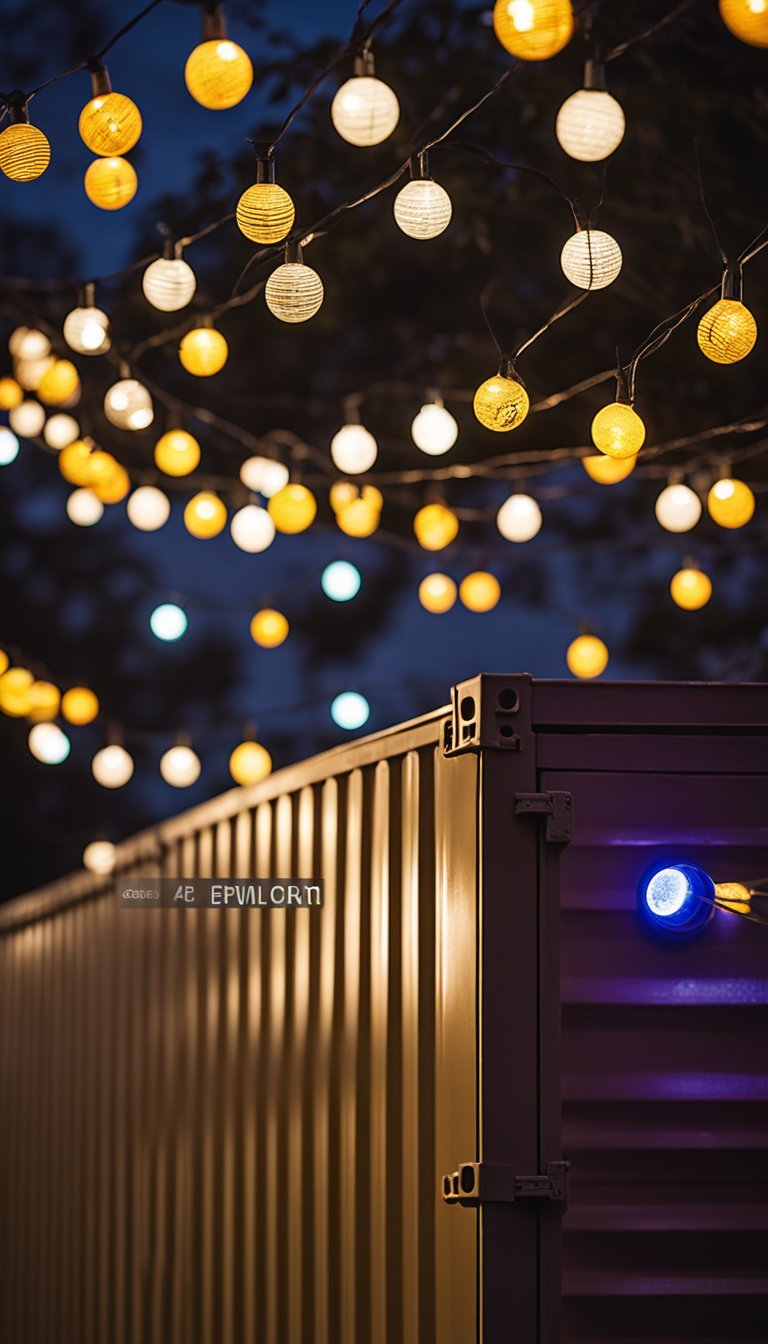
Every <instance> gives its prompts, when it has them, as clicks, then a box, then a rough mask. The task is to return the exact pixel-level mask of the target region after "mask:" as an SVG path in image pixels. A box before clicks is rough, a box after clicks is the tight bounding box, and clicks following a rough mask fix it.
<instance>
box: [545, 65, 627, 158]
mask: <svg viewBox="0 0 768 1344" xmlns="http://www.w3.org/2000/svg"><path fill="white" fill-rule="evenodd" d="M625 125H626V123H625V121H624V109H623V108H622V106H621V103H619V102H618V101H617V100H616V99H615V98H614V97H613V96H612V94H610V93H608V90H607V89H606V87H605V66H604V65H602V64H601V63H600V62H599V61H587V64H586V68H585V71H584V87H583V88H582V89H579V90H578V91H577V92H576V93H572V94H571V96H570V98H566V100H565V102H564V103H563V105H562V107H561V108H560V111H559V112H558V114H557V120H556V122H555V134H556V136H557V139H558V142H559V144H560V146H561V148H562V149H564V150H565V152H566V154H570V156H571V158H572V159H578V160H579V162H580V163H599V162H600V160H601V159H607V158H608V156H609V154H613V152H614V150H615V149H618V147H619V145H620V144H621V142H622V140H623V139H624V129H625Z"/></svg>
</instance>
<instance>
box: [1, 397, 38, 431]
mask: <svg viewBox="0 0 768 1344" xmlns="http://www.w3.org/2000/svg"><path fill="white" fill-rule="evenodd" d="M8 421H9V424H10V426H11V429H13V430H15V431H16V433H17V434H20V435H21V437H22V438H23V439H34V438H35V436H36V435H37V434H39V433H40V431H41V429H42V428H43V425H44V424H45V411H44V410H43V408H42V406H41V405H40V402H39V401H20V402H19V404H18V406H14V407H13V409H12V410H10V411H9V412H8Z"/></svg>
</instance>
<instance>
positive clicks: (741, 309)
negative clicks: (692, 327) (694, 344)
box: [696, 299, 757, 364]
mask: <svg viewBox="0 0 768 1344" xmlns="http://www.w3.org/2000/svg"><path fill="white" fill-rule="evenodd" d="M696 337H697V340H698V342H699V349H700V350H701V352H702V354H703V355H706V356H707V359H711V360H712V361H713V362H714V363H715V364H737V363H738V361H739V360H740V359H744V358H745V357H746V356H747V355H748V354H749V352H750V350H751V349H752V348H753V346H754V344H755V341H756V340H757V323H756V322H755V319H754V317H753V316H752V314H751V313H750V311H749V309H748V308H745V306H744V304H743V303H739V301H738V300H737V299H718V301H717V303H716V304H714V305H713V307H712V308H710V309H709V312H707V313H705V314H704V316H703V317H702V319H701V321H700V322H699V326H698V330H697V333H696Z"/></svg>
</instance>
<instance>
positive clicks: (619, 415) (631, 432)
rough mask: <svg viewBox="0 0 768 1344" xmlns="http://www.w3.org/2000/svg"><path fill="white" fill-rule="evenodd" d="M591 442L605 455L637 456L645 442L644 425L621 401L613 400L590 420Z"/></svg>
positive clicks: (629, 407) (635, 413) (630, 408)
mask: <svg viewBox="0 0 768 1344" xmlns="http://www.w3.org/2000/svg"><path fill="white" fill-rule="evenodd" d="M592 442H593V443H594V445H595V447H596V448H598V449H599V450H600V452H601V453H605V454H606V456H607V457H637V454H638V453H639V452H640V449H641V448H642V446H643V444H644V443H645V425H644V424H643V422H642V420H641V419H640V416H639V415H638V414H637V412H636V411H633V410H632V407H631V406H627V405H626V403H625V402H623V401H613V402H611V404H610V406H604V407H603V409H602V410H601V411H598V412H597V415H596V416H595V418H594V420H593V421H592Z"/></svg>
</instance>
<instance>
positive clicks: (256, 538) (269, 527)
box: [229, 504, 275, 555]
mask: <svg viewBox="0 0 768 1344" xmlns="http://www.w3.org/2000/svg"><path fill="white" fill-rule="evenodd" d="M229 530H230V532H231V534H232V540H233V541H234V543H235V545H236V546H239V547H240V550H241V551H247V552H248V554H249V555H258V554H259V553H260V552H261V551H266V550H267V548H268V547H269V546H271V545H272V542H273V541H274V539H275V524H274V523H273V521H272V519H271V518H270V516H269V514H268V513H267V510H266V509H262V508H261V507H260V506H259V505H258V504H246V505H245V507H244V508H242V509H238V511H237V513H235V514H234V515H233V517H232V522H231V523H230V525H229Z"/></svg>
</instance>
